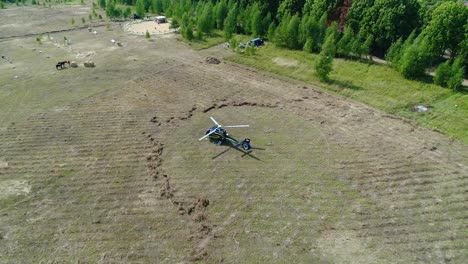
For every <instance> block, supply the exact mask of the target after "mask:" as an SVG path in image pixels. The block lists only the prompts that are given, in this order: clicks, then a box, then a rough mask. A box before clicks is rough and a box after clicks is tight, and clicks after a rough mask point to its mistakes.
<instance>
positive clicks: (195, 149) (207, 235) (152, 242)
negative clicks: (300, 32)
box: [0, 8, 468, 263]
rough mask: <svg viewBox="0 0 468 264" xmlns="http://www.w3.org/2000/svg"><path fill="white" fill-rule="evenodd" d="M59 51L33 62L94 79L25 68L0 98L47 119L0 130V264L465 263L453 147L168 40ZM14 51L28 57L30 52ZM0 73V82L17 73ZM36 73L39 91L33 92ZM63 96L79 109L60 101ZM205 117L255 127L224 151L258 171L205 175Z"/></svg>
mask: <svg viewBox="0 0 468 264" xmlns="http://www.w3.org/2000/svg"><path fill="white" fill-rule="evenodd" d="M75 9H76V8H75ZM75 9H71V10H72V11H70V10H68V11H67V10H66V9H65V11H63V10H62V9H60V12H65V13H64V15H63V17H58V18H57V19H58V20H59V21H60V20H63V21H68V17H67V14H69V13H67V12H77V11H76V10H75ZM18 10H20V9H17V10H16V11H18ZM16 11H12V12H16ZM2 12H7V11H2ZM8 12H11V11H8ZM21 12H23V11H21ZM41 12H46V13H47V10H46V9H44V10H42V11H41ZM16 14H18V13H16ZM28 14H29V13H28ZM4 17H5V16H3V13H2V15H1V16H0V18H1V19H3V18H4ZM36 19H38V18H36ZM67 23H68V22H67ZM54 27H56V26H54ZM5 28H7V29H8V30H7V31H4V32H6V33H9V32H10V31H9V30H12V29H11V28H8V27H6V26H5ZM35 30H37V31H41V30H42V31H44V32H45V31H48V30H51V28H50V26H49V25H48V24H47V23H45V24H38V25H37V26H36V29H35ZM54 30H57V29H56V28H54ZM11 32H12V31H11ZM6 33H5V34H6ZM67 34H69V36H70V38H72V39H74V44H73V48H72V49H66V48H62V47H56V46H54V45H53V44H54V43H53V42H50V43H49V42H44V43H43V44H42V46H41V49H42V50H44V53H47V54H52V55H51V56H55V55H56V56H57V57H59V56H62V57H63V56H64V55H63V54H66V55H73V54H77V53H79V52H85V51H90V50H92V51H95V55H93V56H94V57H93V60H94V61H96V65H97V67H96V68H95V69H93V70H89V71H87V70H86V69H84V68H78V69H67V70H64V71H62V72H57V71H56V70H55V69H42V68H40V67H37V71H38V72H36V73H32V72H33V71H32V70H30V72H31V77H29V78H25V79H21V77H20V80H14V79H6V77H5V80H8V81H7V83H5V84H4V85H2V86H0V89H2V91H6V92H9V91H10V90H13V89H20V88H21V89H23V87H33V88H34V89H43V90H44V91H48V93H50V94H48V95H47V96H44V98H43V100H44V101H47V100H49V101H47V102H49V104H45V103H43V102H41V104H39V103H36V102H34V104H31V105H29V104H28V103H27V102H26V100H27V98H29V97H28V96H27V95H26V94H25V95H24V97H22V98H23V101H21V100H19V103H17V104H16V105H17V106H16V107H18V112H19V113H18V117H17V119H16V120H14V122H8V123H2V124H1V125H0V184H1V185H0V190H8V191H7V192H5V193H8V195H6V196H0V199H2V200H0V201H1V202H2V208H0V223H1V225H0V262H39V261H46V262H52V261H57V262H69V261H70V259H73V260H77V259H80V260H81V261H83V262H101V263H113V262H147V263H151V262H152V263H154V262H158V263H174V262H180V261H196V260H205V261H207V262H221V261H224V262H227V263H236V262H255V261H257V262H268V263H272V262H284V261H288V260H294V261H297V262H308V261H322V262H350V263H375V262H382V263H390V262H401V263H407V262H408V261H409V262H421V263H427V262H453V263H462V262H464V261H466V260H467V259H468V257H467V254H468V253H467V251H466V245H467V242H468V235H467V233H466V228H467V225H468V222H467V216H468V214H467V212H468V211H467V186H468V185H467V183H468V179H467V175H468V162H467V161H468V148H467V146H466V145H464V144H462V143H460V142H458V141H454V140H451V139H450V138H447V137H446V136H444V135H442V134H440V133H437V132H434V131H431V130H428V129H424V128H419V127H416V126H414V125H413V124H411V123H410V122H407V121H405V120H401V119H399V118H396V117H394V116H391V115H387V114H385V113H382V112H379V111H376V110H374V109H372V108H370V107H367V106H365V105H362V104H359V103H356V102H353V101H350V100H348V99H345V98H342V97H339V96H336V95H331V94H328V93H327V92H324V91H321V90H320V89H318V88H316V87H312V86H310V85H307V84H304V83H300V82H296V81H293V80H289V79H284V78H281V77H278V76H274V75H271V74H268V73H264V72H258V71H256V70H254V69H250V68H246V67H244V66H241V65H236V64H231V63H227V62H225V61H223V60H222V57H223V56H226V55H229V52H228V51H226V50H224V49H222V48H219V47H215V48H212V49H210V50H206V51H203V52H200V53H197V52H194V51H192V50H190V49H189V48H188V47H187V46H186V45H185V44H183V43H181V42H179V41H177V40H176V39H175V37H165V38H156V39H154V40H153V42H148V41H146V40H144V39H143V38H142V37H136V36H130V35H126V34H125V33H123V32H121V31H120V29H118V28H117V27H116V28H115V29H114V31H110V32H102V31H101V32H100V33H99V34H98V36H97V37H95V36H91V35H89V34H88V35H89V36H88V35H87V32H86V30H82V31H79V30H78V31H77V32H75V33H73V35H72V33H67ZM6 35H8V34H6ZM6 35H5V36H6ZM54 36H55V38H56V39H60V38H62V36H61V35H54ZM109 39H119V40H120V41H122V42H123V43H124V46H123V47H122V48H116V47H114V46H109V45H110V44H109ZM17 41H18V40H17V39H14V38H13V39H10V40H4V41H2V42H0V45H2V46H3V47H8V49H7V48H2V52H5V51H8V52H9V51H10V50H9V49H11V51H12V52H13V51H14V52H17V51H16V49H20V48H19V47H18V42H17ZM80 42H81V44H80ZM21 43H22V44H21V45H23V46H24V47H21V48H24V50H27V51H30V50H31V48H32V47H34V45H35V44H36V43H34V39H33V38H32V39H31V40H29V42H27V41H25V42H24V43H23V42H21ZM80 45H81V46H80ZM21 53H24V51H22V52H21ZM14 54H16V53H14ZM18 54H20V53H18ZM207 56H211V57H216V58H219V59H221V61H222V63H221V64H208V63H206V62H205V58H206V57H207ZM11 57H13V56H11ZM54 58H55V57H54ZM22 60H23V59H22V57H21V56H20V55H18V56H17V57H15V63H17V64H19V65H21V63H25V62H24V61H22ZM43 61H47V60H46V59H44V58H41V60H39V59H38V60H37V61H36V60H34V61H32V62H30V64H32V65H33V66H34V65H38V66H39V65H43V63H42V62H43ZM2 63H4V62H2ZM25 65H27V64H25ZM33 66H28V67H31V69H36V68H34V67H33ZM2 67H3V68H2V69H3V70H4V71H3V74H4V75H6V74H11V75H13V74H19V73H17V72H16V71H20V69H19V68H15V69H12V68H11V67H10V66H9V65H2ZM39 68H40V69H39ZM52 72H53V73H54V74H53V75H52ZM20 73H23V74H25V73H24V72H20ZM40 73H42V74H46V75H45V76H47V78H50V79H51V80H52V82H51V83H48V85H47V86H46V85H43V86H41V84H42V79H40V78H41V76H42V75H41V74H40ZM19 76H21V74H19ZM2 77H4V76H2ZM64 79H66V80H68V81H67V82H66V83H65V84H64V83H63V80H64ZM15 81H18V82H15ZM19 84H21V87H20V86H19ZM100 86H102V87H104V88H103V89H102V90H99V89H98V88H96V87H100ZM50 87H52V88H53V87H57V88H58V89H56V90H54V89H51V88H50ZM61 87H64V88H63V89H65V90H60V88H61ZM48 89H51V90H48ZM77 90H86V91H88V90H89V91H88V92H87V93H82V94H81V93H80V94H79V93H77V94H76V95H74V96H73V97H64V98H65V99H60V98H62V97H60V96H62V95H60V96H57V94H58V93H64V92H66V91H68V92H69V93H73V92H76V91H77ZM44 93H45V92H44ZM56 97H57V98H59V99H60V100H59V99H54V98H56ZM4 98H5V97H2V99H1V100H5V99H4ZM41 98H42V97H41ZM31 100H32V99H31ZM5 103H6V100H5ZM37 105H40V107H38V106H37ZM43 105H45V106H43ZM12 107H13V106H12ZM21 109H23V110H24V109H27V111H25V110H24V111H23V110H22V111H19V110H21ZM15 110H16V109H12V110H11V111H12V112H15ZM211 115H214V116H216V117H218V116H219V117H220V118H222V119H221V120H227V121H226V122H235V123H242V122H247V123H250V122H253V121H256V122H254V123H250V125H251V126H252V128H251V129H250V130H247V131H248V132H237V131H236V132H232V133H235V134H236V135H239V136H240V135H243V133H248V134H249V136H250V135H251V136H252V139H253V145H254V146H255V144H257V145H256V146H258V147H262V148H264V149H265V150H264V151H261V150H254V151H253V152H252V154H253V155H255V157H257V158H258V159H260V160H261V162H259V161H257V160H255V159H252V158H249V157H248V156H239V154H240V153H233V152H235V151H232V150H231V151H230V152H227V153H225V154H222V155H220V156H219V157H216V159H211V158H209V157H208V158H207V156H208V155H211V154H216V153H217V152H218V150H219V149H218V148H217V147H216V146H214V145H210V144H208V143H206V142H201V143H200V142H198V141H197V138H198V137H199V136H201V135H202V134H203V132H204V130H205V129H206V128H207V127H209V126H210V125H211V123H210V121H209V119H208V117H209V116H211ZM2 120H11V118H10V117H6V116H2ZM231 120H232V121H231ZM262 120H272V121H274V122H271V123H268V122H267V121H265V123H262ZM289 120H291V121H289ZM283 122H284V123H283ZM256 126H257V127H256ZM275 131H276V132H275ZM278 131H280V132H281V133H279V132H278ZM230 132H231V131H230ZM200 134H201V135H200ZM274 136H276V137H274ZM283 143H288V144H290V145H288V144H283ZM219 151H222V149H221V150H219ZM296 154H297V155H296ZM213 156H214V155H213ZM186 157H187V158H186ZM299 160H300V162H299ZM297 164H300V166H304V167H303V168H302V167H301V168H298V167H297V166H298V165H297ZM309 167H310V168H311V169H310V170H309V169H308V168H309ZM184 173H186V174H184ZM267 179H268V180H267ZM321 184H323V185H321ZM283 194H284V195H283ZM236 199H237V200H236ZM327 204H331V205H333V206H335V205H340V206H339V207H336V208H335V207H327ZM264 211H265V214H263V212H264ZM256 212H259V213H258V214H257V213H256ZM260 212H261V213H260Z"/></svg>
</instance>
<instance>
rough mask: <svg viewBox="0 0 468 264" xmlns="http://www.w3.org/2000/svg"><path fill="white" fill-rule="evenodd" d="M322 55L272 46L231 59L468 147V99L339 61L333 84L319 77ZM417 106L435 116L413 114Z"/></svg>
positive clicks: (374, 67) (388, 71) (384, 70)
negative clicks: (350, 100)
mask: <svg viewBox="0 0 468 264" xmlns="http://www.w3.org/2000/svg"><path fill="white" fill-rule="evenodd" d="M317 57H318V55H317V54H310V53H307V52H303V51H291V50H286V49H281V48H278V47H275V46H274V45H273V44H267V45H265V46H263V47H262V48H260V49H258V50H257V51H256V53H255V55H253V56H246V55H243V54H236V55H233V56H231V57H229V58H227V60H230V61H233V62H236V63H241V64H246V65H249V66H252V67H255V68H258V69H261V70H264V71H269V72H273V73H276V74H279V75H282V76H286V77H290V78H293V79H297V80H300V81H304V82H306V83H309V84H312V85H316V86H319V87H321V88H324V89H327V90H330V91H333V92H336V93H339V94H341V95H344V96H347V97H350V98H353V99H354V100H356V101H359V102H363V103H365V104H367V105H370V106H372V107H375V108H378V109H380V110H383V111H385V112H388V113H391V114H395V115H397V116H401V117H405V118H409V119H411V120H414V121H415V122H417V123H418V124H420V125H422V126H424V127H428V128H431V129H437V130H440V131H442V132H443V133H446V134H447V135H450V136H452V137H454V138H457V139H459V140H461V141H462V142H464V143H468V130H467V129H466V128H467V127H468V104H467V102H468V95H467V94H466V93H460V92H454V91H452V90H450V89H446V88H442V87H440V86H437V85H435V84H432V83H430V82H428V81H412V80H407V79H404V78H403V77H402V76H401V75H400V74H399V73H398V72H397V71H395V70H394V69H392V68H390V67H389V66H386V65H380V64H375V63H371V62H369V63H366V62H358V61H351V60H344V59H335V60H334V63H333V71H332V73H331V75H330V79H331V81H330V82H329V83H321V82H320V81H319V79H318V78H317V77H316V76H315V70H314V62H315V60H316V58H317ZM415 104H423V105H425V106H428V107H429V108H430V111H429V112H426V113H416V112H413V111H412V109H411V108H412V106H413V105H415Z"/></svg>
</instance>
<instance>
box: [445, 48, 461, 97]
mask: <svg viewBox="0 0 468 264" xmlns="http://www.w3.org/2000/svg"><path fill="white" fill-rule="evenodd" d="M451 72H452V75H451V76H450V79H449V80H448V81H447V86H448V88H450V89H453V90H460V89H461V88H462V85H463V74H464V72H465V67H464V66H463V58H462V57H461V56H460V57H458V58H457V59H456V60H455V62H454V63H453V65H452V69H451Z"/></svg>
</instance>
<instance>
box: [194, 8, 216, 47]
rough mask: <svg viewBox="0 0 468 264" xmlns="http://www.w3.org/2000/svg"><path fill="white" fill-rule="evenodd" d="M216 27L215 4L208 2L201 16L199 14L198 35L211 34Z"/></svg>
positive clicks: (200, 36) (199, 36)
mask: <svg viewBox="0 0 468 264" xmlns="http://www.w3.org/2000/svg"><path fill="white" fill-rule="evenodd" d="M213 28H214V17H213V5H212V4H211V2H208V3H206V4H205V5H204V7H203V11H202V13H201V16H197V37H198V38H202V34H203V33H205V34H207V35H210V34H211V32H212V31H213Z"/></svg>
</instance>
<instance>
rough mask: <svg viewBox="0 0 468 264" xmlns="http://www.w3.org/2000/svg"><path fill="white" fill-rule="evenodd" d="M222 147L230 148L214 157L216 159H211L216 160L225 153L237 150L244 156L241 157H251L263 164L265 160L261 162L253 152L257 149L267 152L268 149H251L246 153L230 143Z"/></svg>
mask: <svg viewBox="0 0 468 264" xmlns="http://www.w3.org/2000/svg"><path fill="white" fill-rule="evenodd" d="M212 143H214V142H212ZM214 144H215V143H214ZM221 146H226V147H228V148H227V149H225V150H223V151H222V152H221V153H219V154H217V155H216V156H214V157H213V158H211V159H213V160H214V159H216V158H218V157H220V156H222V155H223V154H225V153H226V152H228V151H229V150H231V149H235V150H237V151H239V152H242V155H241V157H242V158H243V157H245V156H249V157H251V158H253V159H256V160H258V161H262V162H263V160H261V159H260V158H258V157H256V156H255V155H253V154H252V150H254V149H255V150H266V149H264V148H257V147H251V148H250V149H249V150H247V151H245V150H243V149H240V148H239V146H238V147H236V146H233V145H232V144H228V143H223V144H221Z"/></svg>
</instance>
